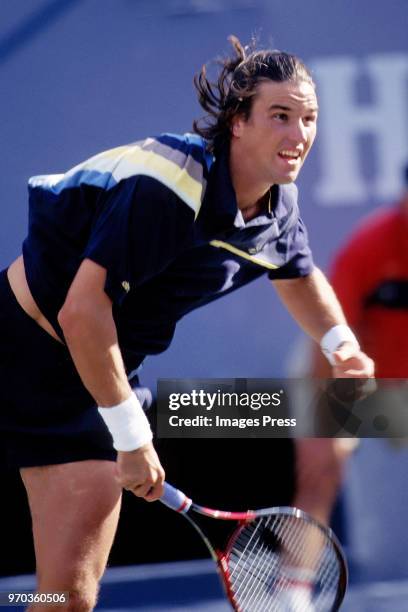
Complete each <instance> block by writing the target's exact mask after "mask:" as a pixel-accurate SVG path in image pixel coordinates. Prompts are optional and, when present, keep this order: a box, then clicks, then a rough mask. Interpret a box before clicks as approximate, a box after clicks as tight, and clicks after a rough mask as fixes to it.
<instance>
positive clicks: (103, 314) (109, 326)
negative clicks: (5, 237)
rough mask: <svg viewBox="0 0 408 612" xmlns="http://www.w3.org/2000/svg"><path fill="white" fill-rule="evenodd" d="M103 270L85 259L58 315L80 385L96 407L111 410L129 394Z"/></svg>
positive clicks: (130, 390) (129, 390)
mask: <svg viewBox="0 0 408 612" xmlns="http://www.w3.org/2000/svg"><path fill="white" fill-rule="evenodd" d="M105 280H106V270H105V269H104V268H102V267H101V266H99V265H98V264H96V263H94V262H93V261H91V260H89V259H86V260H85V261H84V262H83V263H82V264H81V266H80V268H79V270H78V272H77V274H76V276H75V278H74V281H73V283H72V285H71V287H70V289H69V291H68V294H67V298H66V300H65V303H64V305H63V307H62V309H61V310H60V312H59V315H58V322H59V324H60V325H61V328H62V331H63V332H64V336H65V340H66V342H67V345H68V348H69V351H70V353H71V356H72V359H73V361H74V363H75V366H76V368H77V370H78V373H79V375H80V376H81V379H82V382H83V383H84V385H85V387H86V388H87V389H88V391H89V392H90V394H91V395H92V396H93V397H94V399H95V401H96V402H97V404H98V405H99V406H114V405H116V404H119V403H120V402H122V401H123V400H125V399H126V398H127V397H129V395H130V394H131V392H132V389H131V387H130V385H129V383H128V380H127V376H126V372H125V367H124V364H123V360H122V355H121V352H120V349H119V346H118V338H117V333H116V326H115V322H114V320H113V316H112V303H111V300H110V299H109V297H108V296H107V295H106V293H105Z"/></svg>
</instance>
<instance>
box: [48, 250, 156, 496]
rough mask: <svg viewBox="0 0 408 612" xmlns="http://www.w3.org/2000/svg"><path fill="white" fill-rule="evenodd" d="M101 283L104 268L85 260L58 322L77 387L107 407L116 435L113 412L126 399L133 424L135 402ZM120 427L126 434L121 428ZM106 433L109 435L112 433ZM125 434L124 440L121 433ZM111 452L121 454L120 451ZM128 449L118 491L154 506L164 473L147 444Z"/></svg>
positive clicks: (120, 460) (120, 468) (120, 466)
mask: <svg viewBox="0 0 408 612" xmlns="http://www.w3.org/2000/svg"><path fill="white" fill-rule="evenodd" d="M105 280H106V270H105V269H104V268H103V267H101V266H99V265H98V264H96V263H94V262H93V261H91V260H89V259H86V260H84V261H83V262H82V264H81V266H80V268H79V270H78V272H77V274H76V276H75V279H74V281H73V283H72V285H71V287H70V289H69V291H68V294H67V298H66V301H65V303H64V305H63V307H62V309H61V310H60V312H59V315H58V321H59V323H60V325H61V328H62V330H63V332H64V336H65V340H66V342H67V345H68V348H69V351H70V353H71V356H72V359H73V361H74V363H75V367H76V369H77V370H78V374H79V375H80V377H81V379H82V382H83V383H84V385H85V387H86V388H87V389H88V391H89V392H90V394H91V395H92V396H93V398H94V399H95V401H96V403H97V404H98V405H99V406H104V407H106V408H105V410H108V411H109V414H110V415H112V416H113V418H114V420H116V424H117V425H119V429H120V427H121V422H120V419H121V418H122V417H121V416H119V417H117V416H116V414H117V412H116V411H117V409H119V410H121V408H120V407H123V405H124V403H126V404H128V403H129V398H130V403H131V406H130V407H129V406H128V407H127V408H128V414H129V413H130V415H131V417H130V418H133V413H132V408H133V405H132V399H133V401H136V400H135V398H134V397H133V392H132V389H131V387H130V385H129V383H128V380H127V376H126V370H125V366H124V363H123V359H122V355H121V352H120V348H119V345H118V338H117V332H116V325H115V322H114V320H113V316H112V303H111V300H110V299H109V297H108V296H107V295H106V293H105V290H104V288H105ZM137 409H139V410H140V411H141V408H140V407H139V408H138V407H136V413H135V415H136V414H137ZM110 411H112V413H110ZM119 415H122V412H119ZM142 416H143V415H142ZM143 419H145V417H144V416H143ZM139 422H140V418H139ZM124 427H125V429H126V422H125V423H124ZM109 429H110V431H111V433H112V429H111V427H109ZM148 431H150V429H149V430H148ZM124 434H125V437H126V432H124ZM112 435H113V436H114V434H113V433H112ZM150 438H151V435H150ZM114 441H115V437H114ZM116 448H118V449H121V446H116ZM131 448H135V450H130V451H127V452H119V453H118V462H117V464H118V480H119V482H120V484H121V486H122V487H124V488H126V489H129V490H130V491H132V492H133V493H135V495H137V496H138V497H144V498H145V499H146V500H148V501H153V500H155V499H157V498H158V497H160V496H161V495H162V492H163V487H162V484H163V481H164V471H163V469H162V467H161V465H160V461H159V459H158V457H157V454H156V451H155V450H154V448H153V445H152V444H151V442H147V443H144V444H143V445H141V446H139V447H137V445H135V446H132V447H131ZM125 450H127V449H125Z"/></svg>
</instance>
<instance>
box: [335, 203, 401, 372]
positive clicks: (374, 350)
mask: <svg viewBox="0 0 408 612" xmlns="http://www.w3.org/2000/svg"><path fill="white" fill-rule="evenodd" d="M331 280H332V284H333V287H334V289H335V291H336V294H337V296H338V298H339V300H340V303H341V304H342V306H343V309H344V312H345V315H346V318H347V321H348V323H349V325H350V327H352V328H353V329H354V330H355V332H356V334H357V335H358V338H359V341H360V343H361V346H362V349H363V350H364V352H365V353H367V354H368V355H369V356H370V357H372V359H374V361H375V365H376V376H377V377H378V378H408V214H407V213H405V214H404V212H403V210H402V209H401V207H398V208H394V209H391V210H390V209H387V210H384V209H382V210H380V211H376V213H374V215H372V216H371V217H369V218H368V219H365V220H364V221H363V223H362V224H361V225H360V226H359V227H358V228H357V230H356V231H355V232H354V233H353V234H352V236H351V239H350V240H349V241H348V243H347V244H346V245H345V247H344V248H343V249H341V250H340V252H339V254H338V255H337V257H336V259H335V261H334V264H333V267H332V274H331Z"/></svg>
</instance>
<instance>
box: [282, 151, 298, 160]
mask: <svg viewBox="0 0 408 612" xmlns="http://www.w3.org/2000/svg"><path fill="white" fill-rule="evenodd" d="M278 155H279V157H280V158H281V159H284V160H285V161H289V162H292V161H293V162H294V161H298V160H299V159H300V151H295V150H291V149H283V150H282V151H279V153H278Z"/></svg>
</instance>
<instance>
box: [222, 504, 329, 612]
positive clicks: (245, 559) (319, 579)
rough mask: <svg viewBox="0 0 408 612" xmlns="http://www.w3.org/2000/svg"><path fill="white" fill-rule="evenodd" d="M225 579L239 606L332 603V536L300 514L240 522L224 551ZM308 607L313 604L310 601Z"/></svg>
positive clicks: (300, 607) (319, 607)
mask: <svg viewBox="0 0 408 612" xmlns="http://www.w3.org/2000/svg"><path fill="white" fill-rule="evenodd" d="M228 565H229V576H228V579H229V583H230V586H231V591H232V593H233V597H234V601H235V605H236V606H237V609H238V610H240V612H247V611H248V612H249V611H250V612H264V611H265V612H266V611H268V612H271V611H273V610H276V611H277V612H278V611H279V610H282V609H283V606H282V601H283V600H285V599H287V598H288V597H290V600H291V608H290V609H291V610H293V612H306V611H307V608H306V607H305V604H306V603H307V600H308V599H310V602H311V605H312V604H313V610H314V611H316V612H320V611H321V612H323V611H325V612H326V611H328V610H331V609H332V606H333V604H334V601H335V599H336V594H337V589H338V583H339V575H340V564H339V560H338V558H337V554H336V552H335V550H334V547H333V545H332V543H331V541H330V540H329V539H328V538H327V536H325V534H324V532H322V531H321V530H320V529H319V528H318V527H316V526H315V525H314V524H313V523H309V522H307V521H305V520H303V519H299V518H298V517H293V516H288V515H283V516H282V515H281V516H264V517H259V518H258V519H256V520H255V521H253V522H251V523H249V524H248V525H246V526H244V527H243V528H242V529H241V530H240V532H239V534H238V536H237V538H236V540H235V541H234V543H233V545H232V547H231V549H230V551H229V555H228ZM310 609H312V607H311V606H310Z"/></svg>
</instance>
